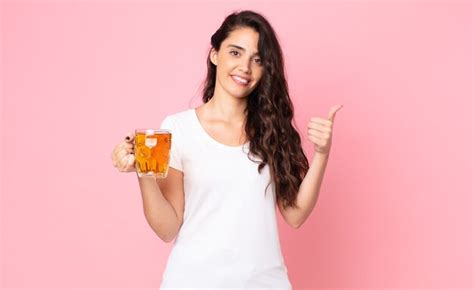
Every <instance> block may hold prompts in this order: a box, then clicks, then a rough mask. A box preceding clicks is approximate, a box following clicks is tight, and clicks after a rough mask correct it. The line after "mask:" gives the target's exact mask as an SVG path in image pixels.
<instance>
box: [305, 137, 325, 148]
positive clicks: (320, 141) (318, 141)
mask: <svg viewBox="0 0 474 290" xmlns="http://www.w3.org/2000/svg"><path fill="white" fill-rule="evenodd" d="M308 139H309V140H310V141H311V142H313V143H314V144H316V145H319V146H321V145H322V144H323V143H324V140H322V139H321V138H318V137H314V136H311V135H310V136H308Z"/></svg>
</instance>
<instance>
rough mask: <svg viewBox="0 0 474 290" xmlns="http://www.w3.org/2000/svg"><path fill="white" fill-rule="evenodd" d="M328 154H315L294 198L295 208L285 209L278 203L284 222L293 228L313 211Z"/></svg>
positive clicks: (300, 223)
mask: <svg viewBox="0 0 474 290" xmlns="http://www.w3.org/2000/svg"><path fill="white" fill-rule="evenodd" d="M328 157H329V155H328V154H322V153H316V154H315V155H314V157H313V161H312V162H311V165H310V167H309V170H308V172H307V173H306V176H305V177H304V179H303V181H302V182H301V185H300V188H299V191H298V196H297V198H296V204H297V205H298V209H297V208H292V207H287V208H286V209H283V204H282V203H281V202H279V203H278V207H279V209H280V212H281V214H282V216H283V218H284V219H285V221H286V222H287V223H288V224H289V225H290V226H291V227H293V228H295V229H297V228H299V227H300V226H301V225H302V224H303V223H304V222H305V220H306V219H307V218H308V216H309V215H310V214H311V212H312V211H313V208H314V206H315V205H316V201H317V200H318V196H319V190H320V188H321V184H322V182H323V177H324V172H325V171H326V165H327V162H328Z"/></svg>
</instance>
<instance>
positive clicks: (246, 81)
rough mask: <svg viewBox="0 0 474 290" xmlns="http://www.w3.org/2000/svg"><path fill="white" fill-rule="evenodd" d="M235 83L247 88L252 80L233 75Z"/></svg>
mask: <svg viewBox="0 0 474 290" xmlns="http://www.w3.org/2000/svg"><path fill="white" fill-rule="evenodd" d="M231 77H232V79H233V80H234V82H236V83H237V84H238V85H241V86H247V85H248V84H249V83H250V80H249V79H248V78H244V77H240V76H237V75H232V76H231Z"/></svg>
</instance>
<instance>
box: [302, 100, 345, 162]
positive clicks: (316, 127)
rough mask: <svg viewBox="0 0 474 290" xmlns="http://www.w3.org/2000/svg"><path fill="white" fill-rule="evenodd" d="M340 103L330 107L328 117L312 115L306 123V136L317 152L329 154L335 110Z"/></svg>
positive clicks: (338, 108) (340, 106)
mask: <svg viewBox="0 0 474 290" xmlns="http://www.w3.org/2000/svg"><path fill="white" fill-rule="evenodd" d="M342 107H343V106H342V105H336V106H333V107H331V109H330V111H329V118H327V119H324V118H319V117H313V118H311V119H310V121H309V123H308V138H309V140H310V141H311V142H313V143H314V145H315V146H314V147H315V150H316V152H317V153H320V154H324V155H329V151H331V141H332V126H333V124H334V117H335V116H336V113H337V111H339V110H340V109H342Z"/></svg>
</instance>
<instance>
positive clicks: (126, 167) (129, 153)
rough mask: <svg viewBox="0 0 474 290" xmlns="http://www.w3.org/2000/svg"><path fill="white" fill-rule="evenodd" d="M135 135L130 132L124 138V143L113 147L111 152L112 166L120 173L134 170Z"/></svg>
mask: <svg viewBox="0 0 474 290" xmlns="http://www.w3.org/2000/svg"><path fill="white" fill-rule="evenodd" d="M134 139H135V134H134V133H132V132H130V133H128V134H127V136H126V137H125V139H124V141H122V142H120V143H119V144H117V146H115V148H114V150H113V151H112V162H113V165H114V166H115V167H116V168H117V169H118V171H120V172H134V171H136V168H135V148H134V145H133V141H134Z"/></svg>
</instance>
